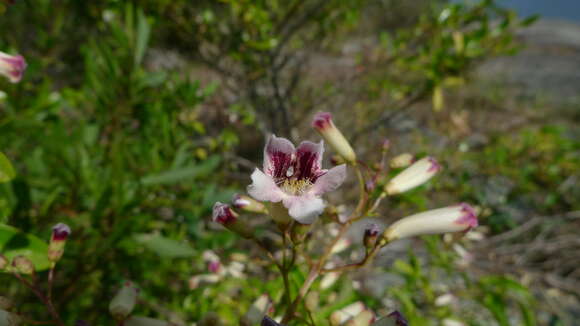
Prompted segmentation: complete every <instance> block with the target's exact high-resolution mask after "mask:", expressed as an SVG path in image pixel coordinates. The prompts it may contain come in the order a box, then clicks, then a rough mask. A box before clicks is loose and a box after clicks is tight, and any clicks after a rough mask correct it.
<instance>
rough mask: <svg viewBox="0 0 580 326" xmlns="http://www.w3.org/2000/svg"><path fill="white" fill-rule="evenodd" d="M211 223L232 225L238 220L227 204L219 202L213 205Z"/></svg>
mask: <svg viewBox="0 0 580 326" xmlns="http://www.w3.org/2000/svg"><path fill="white" fill-rule="evenodd" d="M212 217H213V221H214V222H216V223H219V224H221V225H227V224H231V223H234V222H235V221H236V220H237V219H238V214H236V213H235V212H234V211H233V210H232V209H231V208H230V206H229V205H228V204H224V203H220V202H219V201H218V202H217V203H215V204H214V205H213V216H212Z"/></svg>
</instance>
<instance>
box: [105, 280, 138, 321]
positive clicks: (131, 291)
mask: <svg viewBox="0 0 580 326" xmlns="http://www.w3.org/2000/svg"><path fill="white" fill-rule="evenodd" d="M138 294H139V289H137V287H136V286H135V285H134V284H133V282H129V281H127V282H125V283H124V284H123V287H121V289H120V290H119V292H117V294H116V295H115V297H114V298H113V300H111V303H110V304H109V312H110V313H111V315H112V316H113V318H115V319H116V320H123V319H125V318H127V316H129V314H130V313H131V312H132V311H133V308H135V304H137V295H138Z"/></svg>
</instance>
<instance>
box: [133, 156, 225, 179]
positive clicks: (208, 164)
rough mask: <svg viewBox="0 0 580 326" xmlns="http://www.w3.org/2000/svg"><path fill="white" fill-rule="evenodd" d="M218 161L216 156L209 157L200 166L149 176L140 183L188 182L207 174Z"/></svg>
mask: <svg viewBox="0 0 580 326" xmlns="http://www.w3.org/2000/svg"><path fill="white" fill-rule="evenodd" d="M219 161H220V159H219V157H218V156H211V157H210V158H208V159H207V160H205V161H203V163H202V164H200V165H190V166H186V167H181V168H176V169H171V170H168V171H165V172H161V173H159V174H154V175H149V176H146V177H144V178H142V179H141V182H142V183H143V184H144V185H148V186H152V185H162V184H173V183H178V182H183V181H189V180H191V179H193V178H195V177H197V176H200V175H207V174H209V173H210V172H212V171H213V170H214V169H215V168H216V167H217V166H218V164H219Z"/></svg>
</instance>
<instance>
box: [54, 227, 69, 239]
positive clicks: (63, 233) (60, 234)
mask: <svg viewBox="0 0 580 326" xmlns="http://www.w3.org/2000/svg"><path fill="white" fill-rule="evenodd" d="M70 233H71V231H70V227H69V226H68V225H66V224H64V223H58V224H57V225H55V226H53V227H52V239H51V240H52V241H65V240H66V239H67V238H68V236H69V235H70Z"/></svg>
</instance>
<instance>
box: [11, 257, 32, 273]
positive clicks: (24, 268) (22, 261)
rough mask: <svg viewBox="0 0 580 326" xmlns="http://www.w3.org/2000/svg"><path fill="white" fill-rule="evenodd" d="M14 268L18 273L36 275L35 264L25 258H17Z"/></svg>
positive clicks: (13, 263) (14, 260)
mask: <svg viewBox="0 0 580 326" xmlns="http://www.w3.org/2000/svg"><path fill="white" fill-rule="evenodd" d="M12 266H13V267H14V269H16V272H17V273H20V274H26V275H30V274H33V273H34V264H33V263H32V261H30V259H28V258H27V257H25V256H16V257H14V259H13V260H12Z"/></svg>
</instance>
